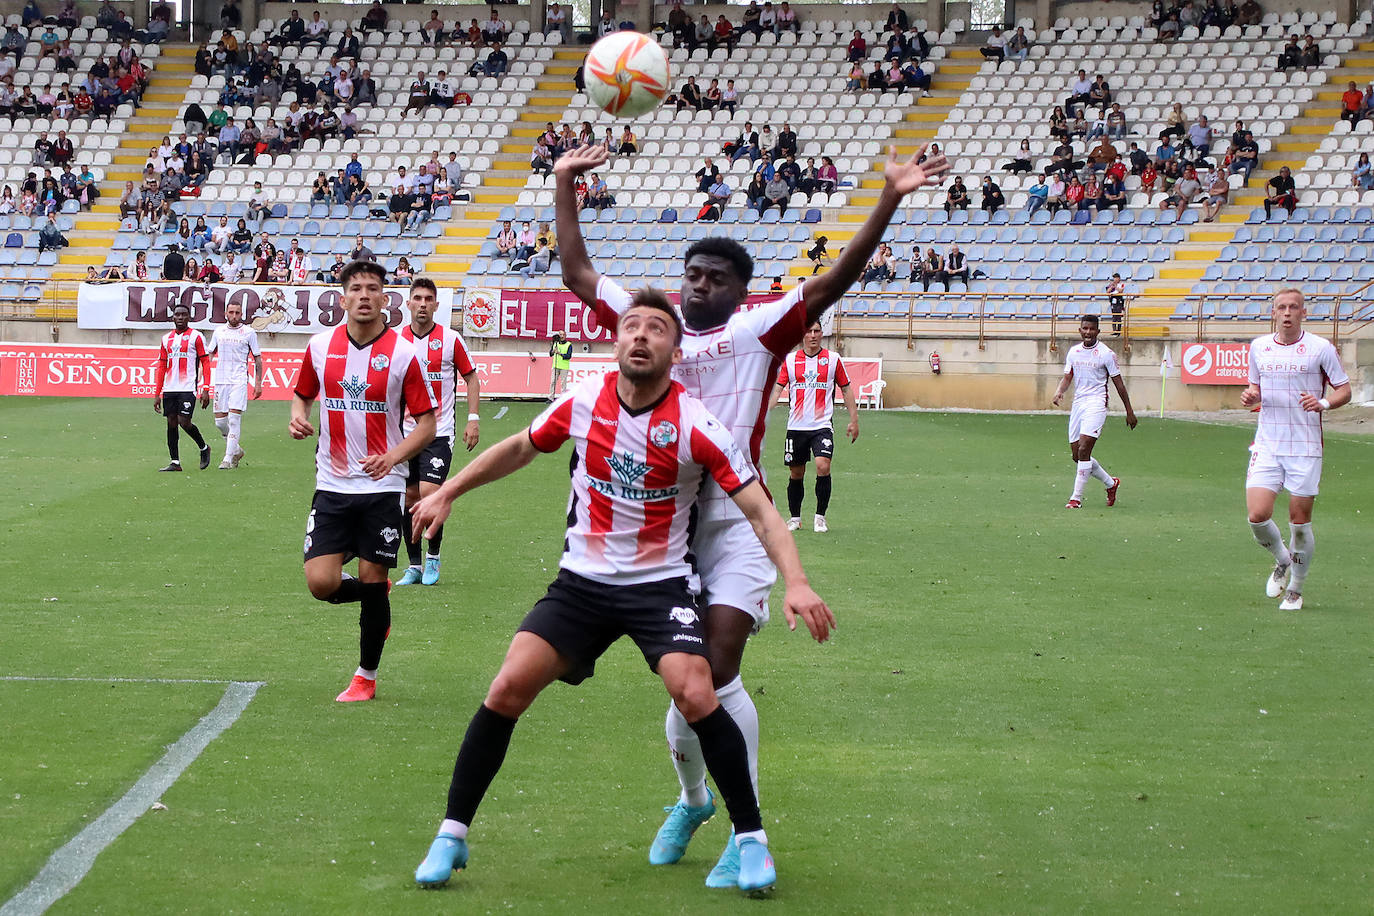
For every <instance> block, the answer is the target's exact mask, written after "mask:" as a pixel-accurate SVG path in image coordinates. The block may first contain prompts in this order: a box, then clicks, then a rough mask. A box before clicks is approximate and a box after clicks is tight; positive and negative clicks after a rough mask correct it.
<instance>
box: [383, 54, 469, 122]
mask: <svg viewBox="0 0 1374 916" xmlns="http://www.w3.org/2000/svg"><path fill="white" fill-rule="evenodd" d="M472 66H473V68H474V69H476V68H478V67H479V66H480V65H479V64H477V63H475V62H474V63H473V65H472ZM433 95H434V92H433V88H432V87H431V86H430V83H429V80H428V79H426V78H425V71H424V70H423V69H422V70H420V71H419V72H418V73H416V74H415V78H414V79H412V80H411V81H410V94H409V95H408V96H407V100H406V107H405V108H403V109H402V110H401V117H403V118H404V117H405V116H406V115H408V114H409V113H410V112H412V111H421V110H423V109H424V107H425V106H426V105H428V104H429V102H430V99H431V98H433Z"/></svg>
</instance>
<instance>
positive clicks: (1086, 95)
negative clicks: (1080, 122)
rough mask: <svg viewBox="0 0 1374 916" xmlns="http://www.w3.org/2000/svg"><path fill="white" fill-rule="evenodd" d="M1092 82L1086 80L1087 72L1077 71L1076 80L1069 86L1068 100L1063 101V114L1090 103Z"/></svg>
mask: <svg viewBox="0 0 1374 916" xmlns="http://www.w3.org/2000/svg"><path fill="white" fill-rule="evenodd" d="M1093 85H1094V84H1093V81H1092V80H1090V79H1088V71H1086V70H1079V71H1078V78H1077V79H1076V80H1074V81H1073V83H1071V84H1070V86H1069V95H1068V98H1066V99H1065V100H1064V109H1063V110H1064V113H1065V114H1066V115H1067V114H1069V113H1072V112H1076V111H1077V110H1078V106H1079V105H1080V104H1082V105H1087V104H1089V103H1090V102H1091V101H1092V95H1091V94H1090V93H1091V92H1092V90H1093Z"/></svg>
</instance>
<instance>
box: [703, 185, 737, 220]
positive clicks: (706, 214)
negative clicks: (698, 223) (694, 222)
mask: <svg viewBox="0 0 1374 916" xmlns="http://www.w3.org/2000/svg"><path fill="white" fill-rule="evenodd" d="M733 193H734V191H733V190H731V188H730V185H729V184H727V183H726V181H725V176H724V175H722V176H721V177H720V178H719V179H718V180H717V181H716V183H715V184H713V185H711V187H710V188H708V189H707V191H706V203H705V204H704V205H703V206H702V208H701V209H700V210H699V211H698V212H697V219H700V220H718V219H720V217H721V214H722V213H723V212H724V211H725V208H726V207H728V206H729V205H730V195H731V194H733Z"/></svg>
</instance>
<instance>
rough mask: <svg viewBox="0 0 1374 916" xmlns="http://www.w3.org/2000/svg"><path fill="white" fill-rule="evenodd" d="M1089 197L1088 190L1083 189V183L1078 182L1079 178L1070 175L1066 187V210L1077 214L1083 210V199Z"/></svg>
mask: <svg viewBox="0 0 1374 916" xmlns="http://www.w3.org/2000/svg"><path fill="white" fill-rule="evenodd" d="M1086 196H1087V189H1086V188H1084V187H1083V182H1081V181H1079V180H1078V176H1077V175H1076V174H1075V175H1070V176H1069V180H1068V181H1067V182H1066V183H1065V185H1064V208H1065V209H1066V210H1068V211H1069V212H1070V213H1077V212H1078V211H1079V210H1081V209H1083V199H1084V198H1085V197H1086Z"/></svg>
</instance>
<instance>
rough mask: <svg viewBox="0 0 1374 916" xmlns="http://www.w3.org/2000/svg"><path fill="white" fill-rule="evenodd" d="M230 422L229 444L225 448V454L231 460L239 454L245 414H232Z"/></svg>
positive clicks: (229, 418)
mask: <svg viewBox="0 0 1374 916" xmlns="http://www.w3.org/2000/svg"><path fill="white" fill-rule="evenodd" d="M227 419H228V420H229V444H228V445H227V446H225V454H226V455H228V456H229V457H230V458H232V457H234V456H235V455H237V454H238V452H239V434H240V433H242V431H243V414H241V413H231V414H230V415H229V416H228V418H227Z"/></svg>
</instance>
